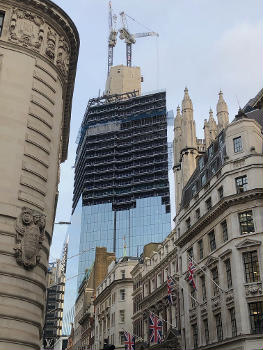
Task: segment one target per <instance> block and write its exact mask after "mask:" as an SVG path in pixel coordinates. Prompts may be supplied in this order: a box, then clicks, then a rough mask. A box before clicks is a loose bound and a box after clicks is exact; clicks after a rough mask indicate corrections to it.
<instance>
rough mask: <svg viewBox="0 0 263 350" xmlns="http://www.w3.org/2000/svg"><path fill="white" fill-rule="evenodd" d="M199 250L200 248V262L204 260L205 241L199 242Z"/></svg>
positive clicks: (200, 240)
mask: <svg viewBox="0 0 263 350" xmlns="http://www.w3.org/2000/svg"><path fill="white" fill-rule="evenodd" d="M198 248H199V260H202V259H203V258H204V241H203V239H202V238H201V239H199V241H198Z"/></svg>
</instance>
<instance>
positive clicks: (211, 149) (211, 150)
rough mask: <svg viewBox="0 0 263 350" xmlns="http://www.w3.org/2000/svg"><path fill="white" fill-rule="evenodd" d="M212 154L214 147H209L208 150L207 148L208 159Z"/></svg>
mask: <svg viewBox="0 0 263 350" xmlns="http://www.w3.org/2000/svg"><path fill="white" fill-rule="evenodd" d="M213 154H214V146H213V145H211V146H210V147H209V148H208V158H212V156H213Z"/></svg>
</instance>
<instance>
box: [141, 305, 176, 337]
mask: <svg viewBox="0 0 263 350" xmlns="http://www.w3.org/2000/svg"><path fill="white" fill-rule="evenodd" d="M148 311H149V313H152V314H153V315H154V316H156V317H158V318H159V319H160V320H161V321H163V322H165V323H167V325H168V326H171V327H172V328H176V327H174V325H173V324H172V323H170V322H168V321H165V320H164V319H163V318H160V317H159V316H158V315H156V314H155V313H154V312H152V311H150V310H148ZM171 332H172V333H173V329H171ZM173 335H175V336H177V334H175V333H173Z"/></svg>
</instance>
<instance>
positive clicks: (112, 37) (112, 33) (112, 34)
mask: <svg viewBox="0 0 263 350" xmlns="http://www.w3.org/2000/svg"><path fill="white" fill-rule="evenodd" d="M116 23H117V16H116V15H115V14H112V7H111V1H109V39H108V75H109V72H110V67H111V66H112V65H113V48H114V47H115V46H116V43H117V35H118V31H117V30H116Z"/></svg>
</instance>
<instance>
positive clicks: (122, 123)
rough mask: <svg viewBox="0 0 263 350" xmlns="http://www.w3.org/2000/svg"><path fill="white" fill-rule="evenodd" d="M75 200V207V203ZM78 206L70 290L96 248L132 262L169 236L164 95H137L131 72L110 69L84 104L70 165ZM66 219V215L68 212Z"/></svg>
mask: <svg viewBox="0 0 263 350" xmlns="http://www.w3.org/2000/svg"><path fill="white" fill-rule="evenodd" d="M80 201H81V203H80ZM76 207H78V208H80V207H81V231H80V243H79V247H80V248H79V250H80V252H83V251H85V252H84V253H81V254H80V256H79V266H78V274H79V277H78V284H79V283H80V282H81V280H82V279H83V274H84V272H85V270H86V269H87V268H89V267H91V265H92V263H93V260H94V250H93V248H94V247H96V246H104V247H107V249H108V251H113V252H115V253H116V256H117V257H120V256H123V255H125V254H127V255H130V256H137V255H139V254H140V253H141V251H142V248H143V246H144V245H145V244H146V243H149V242H161V241H162V240H163V239H164V237H166V236H167V234H169V231H170V196H169V182H168V154H167V112H166V93H165V91H159V92H155V93H150V94H147V95H141V74H140V68H139V67H126V66H115V67H111V70H110V74H109V76H108V80H107V83H106V91H105V94H104V95H103V96H102V97H98V98H93V99H90V100H89V102H88V106H87V109H86V112H85V115H84V118H83V122H82V125H81V130H80V134H79V140H78V148H77V154H76V162H75V184H74V196H73V213H74V210H75V208H76ZM73 215H74V214H73Z"/></svg>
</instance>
